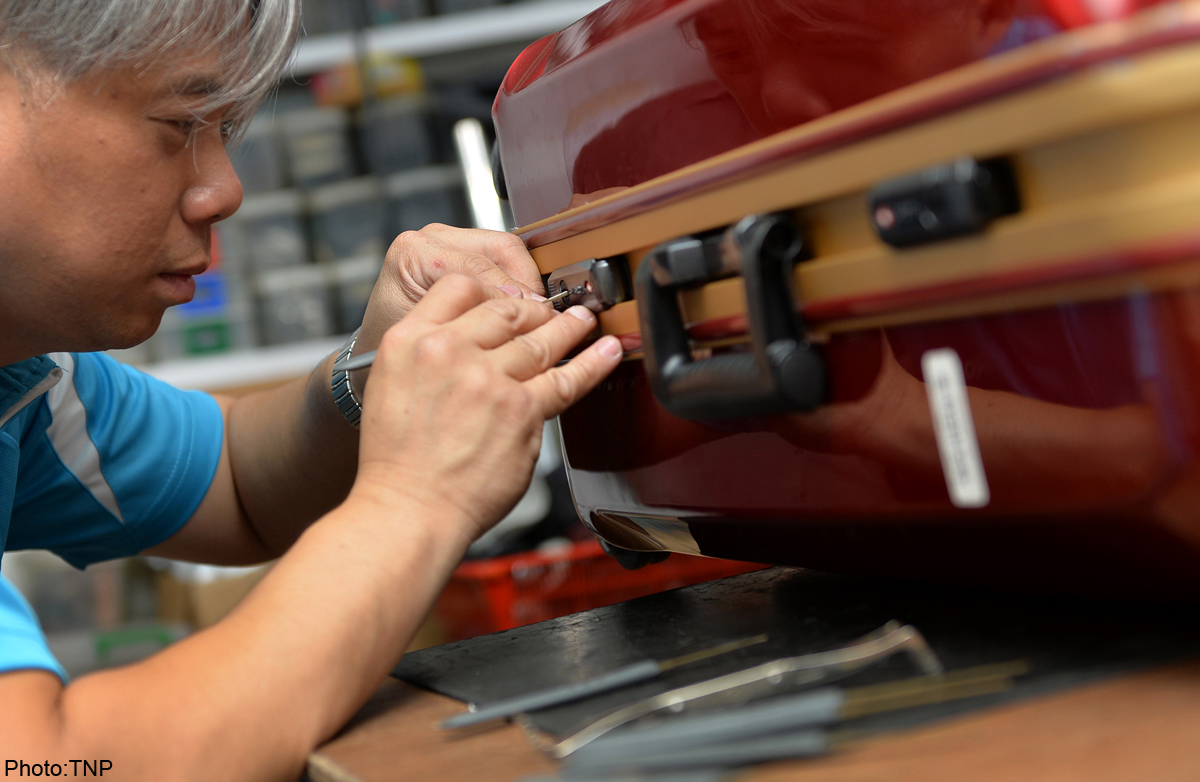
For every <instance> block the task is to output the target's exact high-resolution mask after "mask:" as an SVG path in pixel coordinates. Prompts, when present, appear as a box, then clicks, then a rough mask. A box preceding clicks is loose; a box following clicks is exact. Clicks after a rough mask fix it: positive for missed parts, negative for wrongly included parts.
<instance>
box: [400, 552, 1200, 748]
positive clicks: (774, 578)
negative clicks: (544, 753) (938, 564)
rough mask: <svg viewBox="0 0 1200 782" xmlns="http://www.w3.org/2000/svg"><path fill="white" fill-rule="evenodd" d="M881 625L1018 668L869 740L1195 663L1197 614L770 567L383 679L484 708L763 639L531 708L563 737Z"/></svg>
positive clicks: (1199, 639)
mask: <svg viewBox="0 0 1200 782" xmlns="http://www.w3.org/2000/svg"><path fill="white" fill-rule="evenodd" d="M891 619H897V620H899V621H901V622H904V623H907V624H911V625H913V626H914V627H916V628H917V629H918V630H920V631H921V633H922V634H924V636H925V637H926V639H927V640H928V641H929V644H930V646H931V647H932V648H933V649H934V651H935V652H937V654H938V655H939V657H940V658H941V660H942V662H943V664H944V665H945V667H946V669H947V670H949V671H953V670H957V669H961V668H966V667H970V666H976V665H983V664H988V663H998V662H1007V661H1013V660H1024V661H1026V662H1027V663H1028V664H1029V670H1030V672H1029V673H1028V674H1027V675H1024V676H1022V677H1020V678H1019V679H1018V680H1017V683H1016V687H1015V688H1014V689H1012V690H1011V691H1008V692H1004V693H1000V694H996V695H987V696H980V697H976V698H971V699H969V700H965V701H959V702H955V703H949V704H940V705H935V706H923V707H919V708H915V709H909V710H906V711H904V712H897V713H892V714H887V715H881V716H878V717H873V718H867V719H865V720H858V721H856V722H855V724H854V727H855V728H856V729H862V730H865V731H869V732H874V731H876V730H891V729H896V728H901V727H907V726H910V725H913V724H918V723H921V722H924V721H927V720H930V719H936V718H939V717H943V716H948V715H951V714H957V713H961V712H963V711H967V710H971V709H976V708H980V707H984V706H988V705H991V704H995V703H1000V702H1004V701H1008V700H1012V699H1015V698H1022V697H1028V696H1031V695H1037V694H1042V693H1046V692H1050V691H1053V690H1057V689H1060V688H1064V687H1069V686H1074V685H1077V684H1080V683H1082V682H1086V681H1089V680H1092V679H1096V678H1098V677H1102V676H1105V675H1110V674H1113V673H1117V672H1121V671H1129V670H1136V669H1140V668H1146V667H1150V666H1154V665H1158V664H1162V663H1167V662H1172V661H1177V660H1181V659H1186V658H1190V657H1198V656H1200V607H1197V606H1189V605H1148V604H1135V603H1113V602H1111V601H1109V602H1087V601H1079V600H1069V601H1068V600H1055V599H1050V598H1038V597H1011V596H1005V595H996V594H993V593H987V592H978V591H971V590H965V589H957V588H947V587H937V586H927V585H914V584H911V583H901V582H893V581H881V580H872V579H864V578H860V577H853V576H840V575H831V574H827V573H819V572H815V571H809V570H793V569H788V568H773V569H770V570H763V571H759V572H755V573H748V574H746V575H741V576H735V577H733V578H727V579H723V580H720V581H713V582H709V583H707V584H699V585H696V586H692V587H684V588H681V589H675V590H671V591H669V592H663V593H660V594H657V595H650V596H648V597H643V598H639V599H637V600H631V601H628V602H626V603H620V604H617V605H612V606H607V607H604V608H598V609H594V610H591V611H584V612H582V613H579V614H573V615H571V616H565V617H560V618H558V619H552V620H549V621H546V622H540V623H538V624H534V625H528V626H526V627H519V628H516V629H514V630H508V631H505V632H501V633H494V634H492V635H487V636H481V637H478V638H472V639H469V640H466V641H459V642H456V643H451V644H446V645H444V646H439V647H434V648H431V649H425V650H422V651H419V652H413V653H412V654H409V655H407V656H405V658H404V660H403V661H402V662H401V663H400V665H399V666H398V667H397V668H396V670H395V671H394V672H393V676H396V677H397V678H400V679H403V680H405V681H408V682H411V683H413V684H416V685H418V686H421V687H424V688H427V689H430V690H433V691H435V692H439V693H442V694H444V695H448V696H450V697H453V698H457V699H459V700H462V701H473V702H478V703H487V702H490V701H495V700H499V699H501V698H507V697H511V696H514V695H519V694H521V693H525V692H529V691H531V690H536V689H541V688H544V687H550V686H554V685H559V684H566V683H570V682H578V681H582V680H585V679H589V678H591V677H594V676H599V675H601V674H603V673H606V672H608V671H611V670H612V669H614V668H617V667H619V666H621V665H626V664H629V663H633V662H637V661H640V660H645V659H655V660H662V659H666V658H670V657H674V656H677V655H681V654H685V653H688V652H692V651H696V650H698V649H703V648H706V647H709V646H715V645H717V644H719V643H722V642H724V641H729V640H734V639H739V638H746V637H749V636H753V635H756V634H759V633H767V634H768V635H769V636H770V639H769V640H768V641H767V642H766V643H762V644H758V645H756V646H752V647H749V648H745V649H741V650H739V651H737V652H733V653H731V654H728V655H724V656H721V657H716V658H711V659H708V660H705V661H703V662H700V663H696V664H693V665H689V666H684V667H680V668H676V669H675V670H672V671H669V672H668V673H667V674H665V675H663V676H661V677H660V678H658V679H656V680H654V681H650V682H645V683H643V684H639V685H635V686H632V687H628V688H626V689H624V690H620V691H617V692H612V693H607V694H604V695H600V696H596V697H593V698H591V699H588V700H585V701H580V702H577V703H574V704H569V705H564V706H561V707H557V708H554V709H547V710H543V711H540V712H536V713H535V714H534V715H533V717H534V719H535V721H536V723H537V724H538V725H539V726H540V727H542V728H543V729H545V730H547V731H549V732H551V733H564V732H566V731H568V730H569V729H571V728H572V727H575V726H576V725H579V724H581V723H584V722H587V721H590V720H591V719H593V718H595V717H597V716H599V715H600V714H603V713H605V712H607V711H609V710H611V709H613V708H615V707H617V706H620V705H623V704H626V703H630V702H632V701H635V700H639V699H641V698H643V697H647V696H650V695H654V694H657V693H659V692H662V691H665V690H667V689H671V688H674V687H678V686H682V685H684V684H689V683H692V682H695V681H699V680H702V679H708V678H711V677H713V676H718V675H720V674H723V673H728V672H730V671H733V670H738V669H741V668H745V667H749V666H751V665H755V664H758V663H762V662H767V661H768V660H772V659H776V658H779V657H790V656H794V655H799V654H805V653H809V652H816V651H822V650H825V649H829V648H833V647H837V646H841V645H843V644H845V643H848V642H850V641H853V640H854V639H856V638H858V637H860V636H862V635H864V634H866V633H868V632H870V631H872V630H875V629H876V628H878V627H880V626H881V625H883V624H884V623H885V622H887V621H888V620H891ZM915 673H916V672H915V670H914V668H913V667H912V665H911V663H909V662H908V660H907V658H905V657H904V656H903V655H899V656H896V657H893V658H891V659H889V660H887V661H886V662H885V663H882V664H880V665H877V666H875V667H872V668H871V669H869V670H867V671H864V672H861V673H858V674H855V675H854V676H853V677H851V678H848V679H844V680H842V681H841V682H839V683H840V684H842V685H844V686H848V687H850V686H857V685H861V684H872V683H876V682H880V681H888V680H892V679H897V678H903V677H906V676H912V675H914V674H915Z"/></svg>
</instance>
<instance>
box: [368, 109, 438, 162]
mask: <svg viewBox="0 0 1200 782" xmlns="http://www.w3.org/2000/svg"><path fill="white" fill-rule="evenodd" d="M427 115H428V111H427V108H426V100H425V98H424V97H423V96H420V95H402V96H398V97H393V98H386V99H384V100H381V101H379V102H378V103H373V104H371V105H369V106H367V107H366V108H364V109H363V110H362V111H361V112H360V113H359V134H360V138H361V140H362V151H363V156H364V158H365V162H366V166H367V170H368V171H369V172H370V173H372V174H378V175H383V174H393V173H395V172H397V171H406V170H408V169H411V168H417V167H419V166H425V165H428V164H429V163H431V162H433V158H434V144H433V139H432V137H431V135H430V132H429V119H428V116H427Z"/></svg>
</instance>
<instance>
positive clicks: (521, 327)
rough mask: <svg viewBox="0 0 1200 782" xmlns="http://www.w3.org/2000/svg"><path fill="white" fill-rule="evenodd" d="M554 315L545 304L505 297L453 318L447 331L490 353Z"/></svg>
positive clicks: (552, 309) (552, 317)
mask: <svg viewBox="0 0 1200 782" xmlns="http://www.w3.org/2000/svg"><path fill="white" fill-rule="evenodd" d="M557 315H558V313H557V312H555V311H554V308H553V307H551V306H549V305H547V304H542V303H539V302H534V301H530V300H529V299H520V298H515V297H508V296H506V297H505V298H504V299H496V300H493V301H488V302H485V303H483V304H481V305H479V306H477V307H475V308H474V309H472V310H471V311H470V312H467V313H465V314H463V315H462V316H461V317H459V318H458V319H456V320H455V321H454V323H453V324H452V325H451V328H453V329H454V330H455V331H456V332H458V334H460V335H461V336H463V337H464V338H465V339H467V340H469V341H470V342H472V343H473V344H475V345H478V346H479V347H481V348H483V349H484V350H491V349H492V348H498V347H500V346H502V345H504V344H506V343H508V342H509V341H510V340H512V339H513V338H514V337H517V336H519V335H523V334H526V333H527V332H532V331H533V330H534V329H537V328H538V327H539V326H543V325H544V324H545V323H546V322H547V321H549V320H552V319H554V318H555V317H556V316H557Z"/></svg>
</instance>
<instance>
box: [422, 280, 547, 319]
mask: <svg viewBox="0 0 1200 782" xmlns="http://www.w3.org/2000/svg"><path fill="white" fill-rule="evenodd" d="M508 298H512V297H511V295H510V294H508V293H505V292H504V291H502V290H500V289H499V288H496V287H494V286H491V285H487V284H485V283H483V282H481V281H480V280H477V279H476V278H474V277H471V276H469V275H466V274H458V273H450V274H447V275H446V276H445V277H442V278H441V279H440V280H438V281H437V282H436V283H434V284H433V286H432V287H430V289H429V292H428V293H427V294H425V296H424V297H422V299H421V301H419V302H417V305H416V306H415V307H413V309H412V312H410V313H408V315H407V316H405V318H404V319H403V320H402V321H400V322H401V323H410V322H411V323H413V324H429V325H441V324H443V323H449V322H450V321H452V320H454V319H455V318H458V317H459V316H461V315H462V314H463V313H465V312H467V311H468V310H470V309H471V308H473V307H476V306H478V305H480V304H482V303H483V302H485V301H490V300H492V299H508ZM543 306H544V305H543Z"/></svg>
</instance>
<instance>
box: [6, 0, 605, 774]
mask: <svg viewBox="0 0 1200 782" xmlns="http://www.w3.org/2000/svg"><path fill="white" fill-rule="evenodd" d="M298 4H299V0H0V183H2V186H0V274H2V275H3V281H2V284H0V541H3V542H4V545H3V546H2V547H0V552H2V551H3V550H4V549H10V550H11V549H18V548H46V549H49V550H52V551H54V552H56V553H58V554H60V555H61V556H62V557H64V558H65V559H66V560H67V561H69V562H71V563H72V564H75V565H76V566H79V567H83V566H85V565H87V564H88V563H91V562H96V561H99V560H103V559H107V558H112V557H117V556H126V555H130V554H134V553H137V552H139V551H145V552H148V553H152V554H156V555H159V556H165V557H175V558H180V559H189V560H194V561H203V562H212V563H217V564H247V563H253V562H261V561H264V560H267V559H271V558H274V557H281V558H280V559H279V562H278V563H277V564H276V565H275V566H274V567H273V568H272V569H271V571H270V573H269V574H268V575H267V576H266V577H265V578H264V579H263V581H262V582H261V583H260V584H259V585H258V586H257V587H256V588H255V589H254V591H253V592H252V593H251V594H250V595H249V596H248V597H247V598H246V599H245V600H244V601H243V602H242V603H241V604H240V605H239V606H238V608H237V609H236V610H235V611H234V612H233V613H232V614H231V615H230V616H229V617H227V618H226V619H225V620H223V621H221V622H219V623H218V624H216V625H215V626H213V627H212V628H209V629H207V630H205V631H203V632H201V633H198V634H196V635H194V636H192V637H190V638H188V639H185V640H184V641H182V642H180V643H178V644H176V645H174V646H172V647H170V648H168V649H166V650H165V651H163V652H162V653H160V654H158V655H156V656H154V657H152V658H150V659H148V660H146V661H144V662H141V663H138V664H135V665H130V666H127V667H124V668H120V669H114V670H109V671H102V672H98V673H95V674H91V675H88V676H83V677H81V678H79V679H78V680H77V681H73V682H69V683H68V682H67V677H66V675H65V673H64V672H63V670H62V668H61V667H60V666H59V665H58V663H57V661H55V660H54V658H53V656H52V655H51V654H50V652H49V650H48V648H47V646H46V641H45V637H44V636H43V635H42V633H41V631H40V628H39V626H38V624H37V620H36V617H34V616H33V614H32V612H31V611H30V609H29V607H28V605H27V604H26V603H25V602H24V601H23V600H22V598H21V597H20V595H19V594H18V593H17V592H16V590H15V589H14V588H13V587H12V586H11V584H9V582H8V581H7V580H5V579H4V578H3V577H2V576H0V704H3V705H2V707H0V756H3V757H4V758H6V759H9V760H13V761H17V762H20V763H25V764H38V765H42V764H45V767H44V769H43V771H44V773H46V774H49V775H55V774H54V773H52V772H53V768H52V767H53V766H55V765H57V764H61V763H62V762H63V761H64V760H67V759H71V758H87V759H103V760H104V761H105V762H106V763H107V766H106V768H107V770H108V775H110V776H116V777H117V778H120V779H172V780H175V779H189V778H193V777H195V778H203V779H220V780H239V779H293V778H295V777H296V776H298V775H299V773H300V771H301V769H302V767H303V762H304V758H305V756H306V753H307V752H308V751H309V750H310V749H311V748H312V747H313V746H314V745H316V744H317V743H318V742H320V741H322V740H324V739H326V738H328V737H329V736H330V735H331V734H332V733H333V732H334V731H335V730H337V729H338V728H339V727H340V726H341V725H342V723H344V722H345V720H346V719H347V718H348V717H349V716H350V715H351V714H353V712H354V711H355V710H356V709H357V708H358V707H359V706H360V705H361V704H362V702H363V701H364V700H365V699H366V698H367V696H368V695H369V694H370V693H371V692H372V691H373V690H374V688H375V687H376V686H377V685H378V683H379V682H380V680H381V679H382V678H383V677H384V676H385V675H386V673H387V671H388V670H390V668H391V667H392V666H393V665H394V664H395V662H396V660H397V659H398V658H399V656H400V654H401V652H402V650H403V649H404V647H405V645H406V643H407V641H408V639H409V638H410V637H411V635H412V633H413V632H414V630H415V629H416V627H417V626H418V624H419V623H420V621H421V619H422V617H423V616H424V614H425V612H426V610H427V609H428V607H429V605H430V603H431V602H432V601H433V599H434V598H435V597H436V595H437V594H438V592H439V590H440V589H441V586H442V584H443V583H444V581H445V579H446V578H447V577H448V575H449V573H450V572H451V570H452V569H453V567H454V566H455V565H456V564H457V562H458V561H459V559H460V558H461V556H462V555H463V553H464V552H465V550H466V547H467V545H468V544H469V543H470V542H471V540H472V539H473V538H474V537H476V536H477V535H478V534H480V533H481V532H482V531H484V530H485V529H487V528H488V527H489V526H490V525H491V524H493V523H494V522H495V521H496V520H498V519H499V518H500V517H502V516H503V515H504V514H505V513H506V512H507V511H508V510H509V509H510V508H511V507H512V506H513V505H514V504H515V502H516V500H517V499H518V497H519V496H520V495H521V493H522V492H523V490H524V488H525V486H526V485H527V483H528V481H529V478H530V474H531V470H532V466H533V463H534V460H535V459H536V456H537V453H538V448H539V445H540V437H541V431H542V422H543V421H544V420H545V419H546V418H548V417H550V416H553V415H555V414H557V413H558V412H560V411H561V410H563V409H564V408H565V407H567V406H568V405H570V404H571V403H572V402H574V401H575V400H577V399H578V398H579V397H580V396H581V395H583V394H584V393H586V392H587V391H588V390H590V389H591V388H592V387H593V386H594V385H595V384H596V383H598V382H599V381H600V380H601V379H602V378H603V377H604V376H605V375H606V374H607V373H608V372H610V371H611V370H612V369H613V367H614V366H615V365H616V363H617V362H618V361H619V360H620V347H619V344H618V343H617V341H616V340H615V339H614V338H611V337H607V338H605V339H602V340H600V341H598V342H597V343H595V344H594V345H592V346H590V347H588V348H587V349H585V350H583V351H582V352H580V353H579V355H578V356H576V357H575V358H574V359H572V360H571V361H570V362H569V363H567V364H565V365H563V366H561V367H559V366H556V365H557V363H558V361H559V360H560V359H561V358H562V357H563V356H564V355H565V354H566V353H567V352H568V351H569V350H571V348H573V347H574V346H575V345H576V344H577V343H579V342H580V341H581V340H582V339H583V338H584V337H585V335H586V334H587V333H588V332H590V331H591V329H592V328H593V326H594V324H595V320H594V317H593V316H592V315H591V314H590V313H589V312H588V311H587V310H585V309H583V308H573V309H571V310H568V313H567V316H565V317H564V316H559V315H556V314H555V313H554V311H553V310H552V309H551V308H550V307H548V306H546V305H545V304H544V303H541V302H540V301H538V299H540V296H539V295H538V294H537V293H536V291H540V290H541V283H540V279H539V276H538V273H537V268H536V266H535V265H534V264H533V262H532V260H531V259H530V257H529V255H528V253H526V251H525V249H524V247H523V245H522V244H521V242H520V241H519V240H518V239H516V238H515V237H513V236H511V235H508V234H502V233H493V232H487V231H474V230H460V229H453V228H448V227H446V226H430V227H428V228H426V229H424V230H423V231H421V232H416V233H408V234H405V235H403V236H401V237H399V238H398V239H397V240H396V242H395V243H394V244H393V245H392V247H391V249H390V250H389V252H388V256H387V261H386V263H385V267H384V270H383V272H382V273H381V276H380V279H379V282H378V283H377V284H376V287H375V291H374V293H373V294H372V298H371V302H370V305H369V307H368V310H367V315H366V318H365V320H364V322H363V325H362V328H361V329H360V331H359V332H358V335H357V341H356V342H354V343H353V344H351V345H348V346H347V348H346V349H345V350H343V351H342V355H346V354H359V353H361V352H363V351H367V350H372V349H376V348H377V349H378V355H377V358H376V360H375V363H374V366H373V368H372V369H371V370H369V372H370V376H369V377H370V382H369V383H368V382H367V381H368V377H367V370H363V371H359V372H355V373H351V376H350V377H346V376H344V373H338V374H336V375H335V374H334V373H333V372H332V371H331V368H332V364H333V360H334V358H335V357H334V356H330V357H329V358H327V359H326V360H325V361H324V362H322V364H321V365H320V366H319V367H317V368H316V370H314V372H313V373H312V375H311V376H310V377H309V378H307V379H306V380H303V381H298V382H295V383H292V384H290V385H287V386H284V387H282V388H279V389H276V390H273V391H269V392H265V393H261V394H257V395H252V396H249V397H244V398H242V399H240V400H238V401H236V402H235V401H233V400H231V399H223V398H220V397H216V398H214V397H210V396H208V395H204V394H199V393H196V392H187V393H184V392H179V391H176V390H174V389H171V388H169V387H167V386H164V385H163V384H160V383H158V382H156V381H154V380H152V379H150V378H148V377H147V376H145V375H143V374H141V373H138V372H136V371H135V370H132V369H130V368H128V367H124V366H121V365H118V364H116V363H115V362H113V361H112V360H111V359H108V358H107V357H105V356H104V355H102V354H97V353H93V352H91V351H98V350H103V349H106V348H121V347H128V346H131V345H134V344H137V343H139V342H141V341H142V340H144V339H146V338H147V337H148V336H150V334H152V333H153V332H154V330H155V329H156V328H157V326H158V323H159V320H160V319H161V317H162V314H163V311H164V310H165V309H166V308H167V307H168V306H171V305H174V304H181V303H183V302H186V301H188V300H189V299H190V298H191V297H192V295H193V292H194V285H195V283H194V281H193V276H194V275H196V274H199V273H201V272H203V271H204V270H205V268H206V267H207V266H208V264H209V262H210V252H209V249H210V248H209V243H210V235H211V227H212V224H213V223H215V222H217V221H218V220H221V219H223V218H226V217H228V216H229V215H230V214H232V213H233V212H234V211H235V210H236V209H237V208H238V205H239V203H240V200H241V186H240V184H239V183H238V180H237V177H236V176H235V174H234V173H233V170H232V168H231V167H230V163H229V157H228V155H227V153H226V144H227V143H228V142H229V141H230V139H231V138H234V137H236V136H237V134H238V133H239V130H240V129H241V128H242V126H243V125H244V124H245V123H246V121H247V119H248V118H249V116H250V115H251V114H252V113H253V112H254V110H255V107H256V106H257V105H258V104H259V102H261V100H262V99H263V98H264V96H266V95H267V94H268V93H269V92H270V90H271V89H272V88H273V86H274V85H275V83H276V81H277V79H278V77H279V75H280V74H281V73H282V71H283V68H284V66H285V63H286V61H287V59H288V57H289V56H290V52H291V50H292V48H293V45H294V42H295V38H296V35H297V30H298V28H299V12H298V8H297V6H298ZM360 401H361V404H360ZM360 415H361V437H360V433H359V431H358V430H357V429H356V424H357V423H358V420H359V416H360ZM31 767H32V765H31ZM60 770H62V771H63V773H64V774H66V773H69V772H67V771H66V770H65V768H60Z"/></svg>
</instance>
